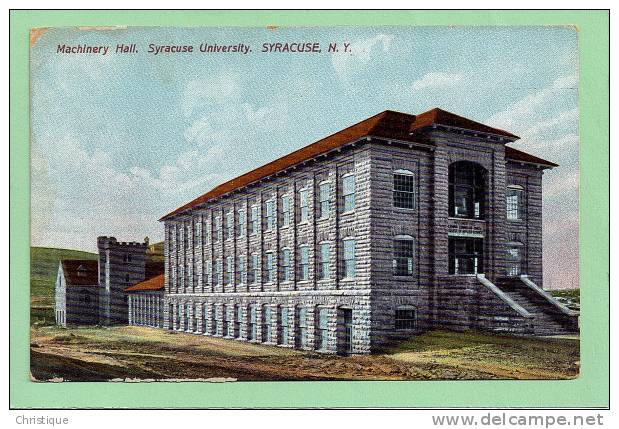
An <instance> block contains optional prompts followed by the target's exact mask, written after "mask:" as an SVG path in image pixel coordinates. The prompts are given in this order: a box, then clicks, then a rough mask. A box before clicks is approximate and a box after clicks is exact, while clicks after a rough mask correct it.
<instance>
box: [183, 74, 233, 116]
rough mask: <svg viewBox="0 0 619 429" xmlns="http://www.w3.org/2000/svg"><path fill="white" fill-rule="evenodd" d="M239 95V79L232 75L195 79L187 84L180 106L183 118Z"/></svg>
mask: <svg viewBox="0 0 619 429" xmlns="http://www.w3.org/2000/svg"><path fill="white" fill-rule="evenodd" d="M240 95H241V85H240V78H239V76H238V75H236V74H234V73H221V74H219V75H216V76H212V77H209V78H205V79H195V80H191V81H189V82H188V83H187V85H186V87H185V92H184V94H183V98H182V100H183V102H182V105H181V108H182V111H183V114H184V115H185V117H189V116H191V115H192V114H193V113H195V112H194V111H195V110H196V109H197V108H199V107H201V106H204V105H208V103H212V102H215V103H223V102H225V101H229V100H231V99H237V98H238V97H239V96H240Z"/></svg>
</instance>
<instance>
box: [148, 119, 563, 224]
mask: <svg viewBox="0 0 619 429" xmlns="http://www.w3.org/2000/svg"><path fill="white" fill-rule="evenodd" d="M432 125H444V126H453V127H458V128H463V129H468V130H473V131H479V132H481V133H490V134H495V135H499V136H504V137H507V138H508V139H510V140H516V139H518V138H519V137H518V136H516V135H514V134H511V133H508V132H507V131H503V130H500V129H498V128H492V127H489V126H487V125H484V124H480V123H479V122H475V121H472V120H470V119H467V118H464V117H462V116H458V115H455V114H453V113H450V112H447V111H445V110H441V109H438V108H435V109H432V110H429V111H427V112H424V113H421V114H419V115H410V114H408V113H401V112H394V111H392V110H385V111H384V112H381V113H378V114H377V115H374V116H372V117H370V118H368V119H365V120H363V121H361V122H358V123H356V124H354V125H351V126H350V127H348V128H345V129H343V130H341V131H338V132H336V133H334V134H331V135H329V136H327V137H325V138H323V139H321V140H318V141H317V142H315V143H313V144H310V145H309V146H305V147H303V148H301V149H298V150H296V151H294V152H292V153H289V154H288V155H285V156H283V157H281V158H278V159H276V160H275V161H272V162H270V163H268V164H265V165H263V166H262V167H258V168H256V169H255V170H252V171H250V172H248V173H245V174H243V175H241V176H238V177H236V178H235V179H232V180H230V181H228V182H225V183H222V184H221V185H219V186H216V187H215V188H213V189H212V190H210V191H209V192H207V193H206V194H204V195H201V196H200V197H198V198H196V199H194V200H192V201H190V202H188V203H187V204H185V205H183V206H181V207H179V208H177V209H176V210H174V211H172V212H170V213H168V214H167V215H165V216H163V217H162V218H161V219H159V220H165V219H168V218H170V217H173V216H174V215H177V214H180V213H182V212H184V211H186V210H189V209H191V208H193V207H196V206H198V205H201V204H204V203H206V202H207V201H209V200H211V199H214V198H217V197H220V196H222V195H224V194H227V193H228V192H231V191H234V190H236V189H239V188H242V187H244V186H247V185H249V184H251V183H254V182H257V181H259V180H261V179H264V178H266V177H268V176H270V175H272V174H275V173H277V172H279V171H282V170H285V169H287V168H289V167H292V166H293V165H296V164H299V163H301V162H304V161H308V160H311V159H313V158H315V157H317V156H319V155H322V154H324V153H327V152H330V151H331V150H333V149H338V148H340V147H342V146H344V145H346V144H349V143H352V142H354V141H356V140H359V139H361V138H364V137H368V136H373V137H382V138H387V139H397V140H403V141H410V142H415V141H417V140H418V139H417V138H416V137H413V136H411V133H415V132H418V131H421V130H422V129H424V128H425V127H428V126H432ZM517 152H519V151H517ZM520 153H524V152H520ZM516 156H518V155H516ZM533 158H535V157H533ZM536 159H539V158H536ZM541 161H543V160H541ZM529 162H530V161H529ZM539 163H540V164H544V165H548V166H554V165H556V164H552V163H550V162H548V161H544V162H539Z"/></svg>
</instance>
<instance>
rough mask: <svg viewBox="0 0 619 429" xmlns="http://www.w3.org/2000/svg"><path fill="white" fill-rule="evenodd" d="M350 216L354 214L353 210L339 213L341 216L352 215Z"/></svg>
mask: <svg viewBox="0 0 619 429" xmlns="http://www.w3.org/2000/svg"><path fill="white" fill-rule="evenodd" d="M352 214H355V210H354V209H353V210H348V211H347V212H342V213H341V215H342V216H345V215H352Z"/></svg>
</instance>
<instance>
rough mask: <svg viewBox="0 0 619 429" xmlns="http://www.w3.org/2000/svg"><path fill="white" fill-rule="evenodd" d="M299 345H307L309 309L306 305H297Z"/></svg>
mask: <svg viewBox="0 0 619 429" xmlns="http://www.w3.org/2000/svg"><path fill="white" fill-rule="evenodd" d="M296 326H297V336H296V337H297V347H298V348H305V347H307V309H306V308H305V307H297V321H296Z"/></svg>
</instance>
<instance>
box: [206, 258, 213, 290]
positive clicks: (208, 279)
mask: <svg viewBox="0 0 619 429" xmlns="http://www.w3.org/2000/svg"><path fill="white" fill-rule="evenodd" d="M211 283H213V270H212V268H211V261H206V284H207V285H208V286H210V285H211Z"/></svg>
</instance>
